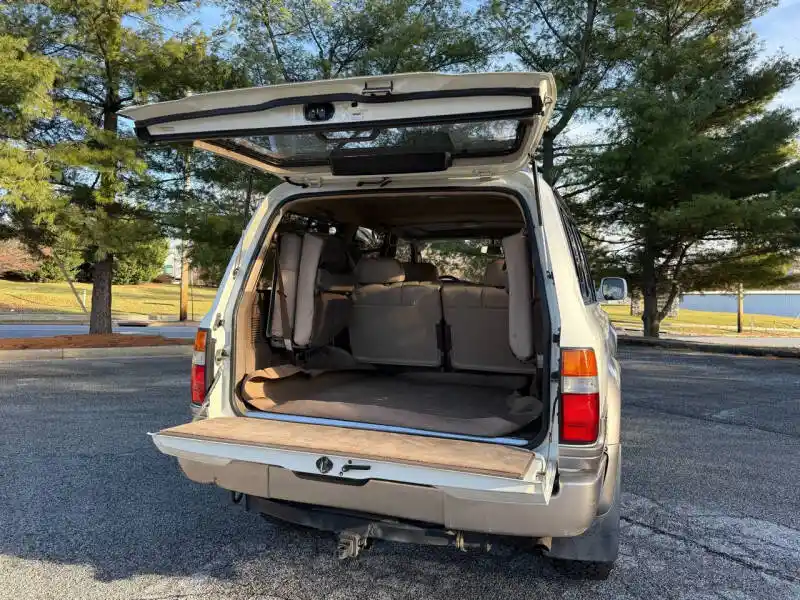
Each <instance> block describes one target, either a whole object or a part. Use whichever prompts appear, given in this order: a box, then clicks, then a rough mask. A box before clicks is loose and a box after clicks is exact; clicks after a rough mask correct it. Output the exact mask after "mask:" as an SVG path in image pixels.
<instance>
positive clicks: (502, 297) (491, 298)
mask: <svg viewBox="0 0 800 600" xmlns="http://www.w3.org/2000/svg"><path fill="white" fill-rule="evenodd" d="M518 236H519V238H521V240H520V239H517V238H518ZM520 241H521V242H522V245H521V246H520ZM524 248H525V244H524V238H522V234H518V235H517V236H510V237H509V238H505V239H504V240H503V250H504V253H505V255H506V257H507V258H506V259H505V260H503V259H501V260H498V261H495V262H493V263H491V264H489V266H488V267H487V269H486V274H485V277H484V285H481V286H476V285H462V284H445V285H444V286H443V287H442V304H443V307H444V319H445V322H446V323H447V326H448V328H449V330H448V331H449V339H450V352H449V357H450V364H451V365H452V367H453V368H454V369H461V370H471V371H490V372H499V373H533V372H534V371H535V369H536V365H535V363H534V362H523V361H522V360H520V358H518V356H520V357H521V358H523V359H525V360H528V359H530V358H532V357H533V355H534V351H533V347H532V343H533V335H532V332H531V319H530V312H531V297H532V292H533V289H532V284H531V283H530V282H531V277H530V275H528V277H527V282H526V278H525V277H524V271H525V270H526V269H527V271H528V272H530V267H529V266H528V265H529V262H528V260H527V255H526V253H525V252H524ZM520 249H522V251H523V252H522V253H520ZM520 259H522V261H523V264H522V265H519V268H515V267H517V266H518V265H517V263H518V262H519V261H520ZM512 262H513V263H514V267H512V266H511V265H510V264H509V263H512ZM520 271H522V273H520ZM510 277H516V279H515V280H514V281H513V282H511V281H510V280H509V278H510ZM520 284H521V285H523V286H524V285H528V292H529V295H528V296H527V300H526V302H527V303H524V302H519V298H515V296H516V295H519V296H520V297H523V296H525V294H524V288H523V289H522V290H520V291H518V290H517V288H519V287H520ZM510 286H513V287H510ZM512 305H518V306H521V308H517V310H520V311H526V312H527V313H528V316H527V318H526V317H525V315H514V314H512V310H513V309H512ZM526 323H527V324H526ZM518 327H527V328H528V331H527V333H526V334H525V333H523V334H516V332H515V329H516V328H518ZM515 334H516V335H515ZM527 343H530V344H531V345H530V347H528V346H527V345H526V344H527ZM517 350H519V351H520V354H519V355H517Z"/></svg>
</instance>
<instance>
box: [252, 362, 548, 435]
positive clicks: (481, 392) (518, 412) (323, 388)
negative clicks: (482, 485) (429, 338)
mask: <svg viewBox="0 0 800 600" xmlns="http://www.w3.org/2000/svg"><path fill="white" fill-rule="evenodd" d="M256 379H257V378H256ZM251 385H252V386H253V387H255V386H257V385H258V383H257V382H253V380H252V379H251V380H250V383H249V384H248V390H247V391H248V392H250V393H252V394H253V395H252V396H248V398H249V399H248V402H249V403H250V404H251V405H252V406H253V407H254V408H256V409H258V410H261V411H266V412H271V413H277V414H286V415H302V416H305V417H317V418H323V419H337V420H343V421H354V422H363V423H376V424H382V425H388V426H395V427H408V428H412V429H424V430H429V431H441V432H445V433H457V434H464V435H472V436H481V437H497V436H505V435H508V434H510V433H512V432H514V431H516V430H518V429H520V428H521V427H523V426H525V425H527V424H528V423H530V422H531V421H533V420H534V419H535V418H537V417H538V416H539V413H540V411H541V404H540V403H539V402H538V400H537V399H535V398H532V397H530V396H526V395H524V392H521V391H520V390H524V386H525V379H524V378H514V377H502V376H500V377H487V376H479V375H470V374H457V373H452V374H451V373H414V372H409V373H397V374H386V373H380V372H379V371H377V370H376V371H372V370H368V371H355V372H339V373H328V374H323V375H318V376H316V377H308V376H302V375H299V376H298V377H296V378H292V379H290V380H287V381H281V382H273V383H272V385H269V387H268V390H263V392H262V393H259V391H251V390H250V386H251ZM262 385H263V384H262Z"/></svg>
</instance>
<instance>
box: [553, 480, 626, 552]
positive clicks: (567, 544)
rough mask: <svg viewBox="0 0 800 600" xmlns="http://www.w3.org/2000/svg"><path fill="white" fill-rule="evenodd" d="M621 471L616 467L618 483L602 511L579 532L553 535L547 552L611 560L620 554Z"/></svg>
mask: <svg viewBox="0 0 800 600" xmlns="http://www.w3.org/2000/svg"><path fill="white" fill-rule="evenodd" d="M620 472H621V469H617V484H616V489H615V491H614V502H613V504H612V505H611V508H609V509H608V511H607V512H606V513H605V514H604V515H600V516H598V517H596V518H595V520H594V521H593V522H592V524H591V526H590V527H589V529H587V530H586V531H585V532H583V533H582V534H581V535H577V536H575V537H566V538H553V542H552V544H551V546H550V550H549V551H547V552H545V555H546V556H550V557H552V558H561V559H565V560H580V561H591V562H614V561H615V560H616V559H617V555H618V554H619V516H620V511H619V505H620V502H621V495H622V492H621V486H620Z"/></svg>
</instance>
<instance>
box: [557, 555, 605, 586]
mask: <svg viewBox="0 0 800 600" xmlns="http://www.w3.org/2000/svg"><path fill="white" fill-rule="evenodd" d="M550 560H551V562H552V564H553V566H554V567H555V569H556V571H558V572H559V573H560V574H561V575H563V576H564V577H566V578H568V579H588V580H590V581H605V580H606V579H608V576H609V575H611V571H612V570H613V569H614V563H613V562H597V561H591V560H565V559H563V558H551V559H550Z"/></svg>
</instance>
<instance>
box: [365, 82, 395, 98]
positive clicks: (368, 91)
mask: <svg viewBox="0 0 800 600" xmlns="http://www.w3.org/2000/svg"><path fill="white" fill-rule="evenodd" d="M393 89H394V82H393V81H391V80H389V81H387V82H381V83H379V84H377V85H372V86H370V85H369V84H368V83H365V84H364V89H363V91H362V92H361V95H362V96H390V95H391V93H392V90H393Z"/></svg>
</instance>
